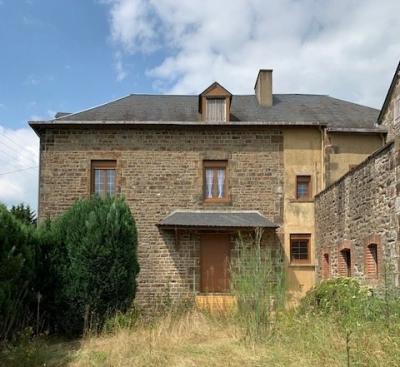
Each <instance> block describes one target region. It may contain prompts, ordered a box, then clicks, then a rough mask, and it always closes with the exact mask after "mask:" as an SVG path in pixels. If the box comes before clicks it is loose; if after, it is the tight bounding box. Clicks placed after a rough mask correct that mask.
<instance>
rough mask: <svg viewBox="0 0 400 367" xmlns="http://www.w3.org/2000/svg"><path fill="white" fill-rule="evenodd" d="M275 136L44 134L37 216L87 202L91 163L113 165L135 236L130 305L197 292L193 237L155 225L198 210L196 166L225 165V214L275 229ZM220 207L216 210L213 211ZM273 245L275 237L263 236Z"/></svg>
mask: <svg viewBox="0 0 400 367" xmlns="http://www.w3.org/2000/svg"><path fill="white" fill-rule="evenodd" d="M282 150H283V135H282V132H281V131H280V130H279V129H276V128H268V127H257V128H249V127H247V128H243V127H232V126H226V127H213V128H210V127H201V126H191V127H132V126H130V127H129V126H126V125H125V126H121V127H119V128H110V127H108V128H102V129H99V128H52V129H47V130H45V131H43V132H42V133H41V144H40V190H39V217H40V219H43V218H46V217H48V216H50V217H53V216H56V215H58V214H60V213H62V212H63V211H65V210H66V209H67V208H69V207H70V206H71V205H72V204H73V202H74V201H75V200H76V199H78V198H84V197H88V196H89V195H90V162H91V160H101V159H113V160H114V159H115V160H116V161H117V186H118V187H119V188H120V193H121V194H123V195H124V196H125V198H126V199H127V202H128V204H129V206H130V208H131V210H132V213H133V214H134V217H135V220H136V223H137V227H138V234H139V248H138V255H139V263H140V266H141V271H140V275H139V279H138V294H137V302H138V303H139V304H140V305H142V306H146V305H149V304H152V303H154V302H156V300H157V298H158V297H162V296H163V294H165V292H169V294H170V296H171V297H173V298H175V297H180V296H184V295H190V294H192V293H191V292H192V291H193V290H196V288H197V289H198V275H199V234H198V233H195V232H192V233H189V232H187V233H181V234H180V241H179V245H177V244H176V241H175V234H174V233H172V232H168V231H165V230H160V229H159V228H158V227H157V226H156V224H157V223H158V222H159V221H160V220H161V219H162V218H163V217H165V216H166V215H167V214H169V213H170V212H171V211H173V210H175V209H202V208H203V209H216V208H218V207H216V206H211V205H210V204H208V205H205V204H204V203H203V177H202V176H203V171H202V162H203V160H204V159H216V160H221V159H227V160H228V187H229V191H230V196H231V203H229V204H228V205H224V206H222V207H223V208H226V209H229V208H232V209H252V210H259V211H260V212H261V213H262V214H264V215H265V216H266V217H267V218H269V219H270V220H272V221H274V222H275V223H277V224H281V223H282V218H283V213H282V210H283V209H282V206H283V201H282V200H283V198H282V195H280V194H279V193H280V192H282V186H283V153H282ZM219 208H221V206H220V207H219ZM267 237H268V238H269V240H268V241H270V242H271V244H274V245H276V242H277V241H278V239H277V237H276V236H267Z"/></svg>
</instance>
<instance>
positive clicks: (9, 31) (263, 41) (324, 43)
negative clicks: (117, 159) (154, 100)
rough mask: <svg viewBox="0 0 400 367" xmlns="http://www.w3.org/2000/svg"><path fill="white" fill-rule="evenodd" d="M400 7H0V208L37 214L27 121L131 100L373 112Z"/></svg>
mask: <svg viewBox="0 0 400 367" xmlns="http://www.w3.org/2000/svg"><path fill="white" fill-rule="evenodd" d="M399 14H400V1H399V0H380V1H377V0H280V1H272V0H271V1H267V0H202V1H201V2H199V1H194V0H185V1H182V0H174V1H172V0H79V1H78V0H0V202H3V203H5V204H6V205H8V206H10V205H13V204H18V203H20V202H24V203H26V204H29V205H30V206H31V207H32V208H34V209H36V207H37V190H38V189H37V188H38V168H37V166H38V149H39V142H38V139H37V137H36V136H35V134H34V132H33V131H32V130H31V129H30V128H29V126H28V124H27V121H29V120H46V119H50V118H52V117H53V116H54V114H55V113H56V112H59V111H61V112H76V111H80V110H82V109H85V108H89V107H92V106H96V105H99V104H102V103H104V102H107V101H109V100H113V99H116V98H118V97H122V96H125V95H128V94H130V93H162V94H165V93H172V94H198V93H200V92H201V91H202V90H204V89H205V88H206V87H207V86H209V85H210V84H211V83H212V82H213V81H215V80H216V81H218V82H220V83H221V84H222V85H223V86H224V87H226V88H227V89H228V90H229V91H230V92H232V93H233V94H235V93H236V94H239V93H241V94H244V93H253V92H254V90H253V87H254V82H255V78H256V75H257V71H258V69H260V68H272V69H273V70H274V92H275V93H312V94H329V95H331V96H333V97H336V98H341V99H345V100H349V101H352V102H355V103H360V104H363V105H367V106H371V107H375V108H380V107H381V106H382V103H383V100H384V98H385V95H386V92H387V89H388V87H389V84H390V81H391V78H392V77H393V73H394V70H395V67H396V65H397V63H398V62H399V59H400V37H399V34H400V20H399V19H400V18H399Z"/></svg>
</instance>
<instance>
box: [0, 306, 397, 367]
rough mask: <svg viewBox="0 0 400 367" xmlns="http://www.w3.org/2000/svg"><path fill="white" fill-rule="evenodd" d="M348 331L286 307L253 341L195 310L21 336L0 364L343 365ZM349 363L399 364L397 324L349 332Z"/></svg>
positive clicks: (238, 329) (365, 326) (225, 321)
mask: <svg viewBox="0 0 400 367" xmlns="http://www.w3.org/2000/svg"><path fill="white" fill-rule="evenodd" d="M347 357H348V354H347V344H346V334H345V333H343V332H341V331H340V328H338V327H337V325H335V323H333V322H329V319H327V318H326V317H319V316H315V315H314V316H312V317H311V316H307V315H305V316H304V317H303V318H302V319H300V318H299V315H298V314H297V313H295V312H285V313H284V314H282V316H281V318H280V319H279V320H277V321H276V323H275V325H274V326H273V331H272V333H270V334H269V335H266V336H265V337H264V338H262V339H260V340H258V341H251V340H248V338H246V332H245V331H244V330H243V328H241V327H240V326H238V325H237V324H236V323H234V322H232V320H231V319H230V318H229V317H225V316H221V315H219V316H215V315H214V316H213V315H209V314H206V313H202V312H200V311H197V310H188V311H184V312H182V313H181V314H180V315H177V314H175V313H169V314H167V315H166V316H164V317H162V318H160V319H158V320H156V321H153V322H151V323H149V322H143V321H137V322H135V323H134V324H132V325H127V324H126V323H125V324H124V325H118V322H116V323H115V325H113V328H112V330H111V331H106V332H103V333H102V334H100V335H91V336H90V335H89V336H86V337H85V338H82V339H81V340H79V341H59V340H58V341H57V340H54V339H47V340H46V339H44V338H42V339H36V340H35V341H34V342H32V341H26V342H24V341H22V342H21V343H20V344H19V345H18V346H17V347H15V348H12V349H9V350H8V351H6V352H3V354H2V357H1V359H2V360H3V362H2V363H3V365H4V366H22V367H23V366H32V367H33V366H46V367H50V366H73V367H78V366H79V367H81V366H82V367H89V366H90V367H92V366H120V367H122V366H215V367H217V366H232V367H234V366H238V367H239V366H240V367H244V366H296V367H302V366H332V367H334V366H347V365H348V364H347V363H348V361H347ZM349 357H350V359H349V362H350V365H351V366H393V367H394V366H399V365H400V326H399V325H390V326H389V327H383V326H382V325H381V324H379V325H378V324H376V323H365V324H363V325H360V326H359V327H357V328H356V330H355V331H354V332H352V334H351V335H350V343H349Z"/></svg>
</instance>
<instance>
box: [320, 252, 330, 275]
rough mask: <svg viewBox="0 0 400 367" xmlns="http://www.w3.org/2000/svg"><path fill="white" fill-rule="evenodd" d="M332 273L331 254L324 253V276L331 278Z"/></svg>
mask: <svg viewBox="0 0 400 367" xmlns="http://www.w3.org/2000/svg"><path fill="white" fill-rule="evenodd" d="M330 273H331V269H330V259H329V254H328V253H325V254H323V255H322V278H323V279H329V277H330Z"/></svg>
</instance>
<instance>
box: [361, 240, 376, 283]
mask: <svg viewBox="0 0 400 367" xmlns="http://www.w3.org/2000/svg"><path fill="white" fill-rule="evenodd" d="M364 256H365V276H366V277H367V278H369V279H378V245H377V244H376V243H371V244H369V245H368V246H367V247H366V248H365V253H364Z"/></svg>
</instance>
